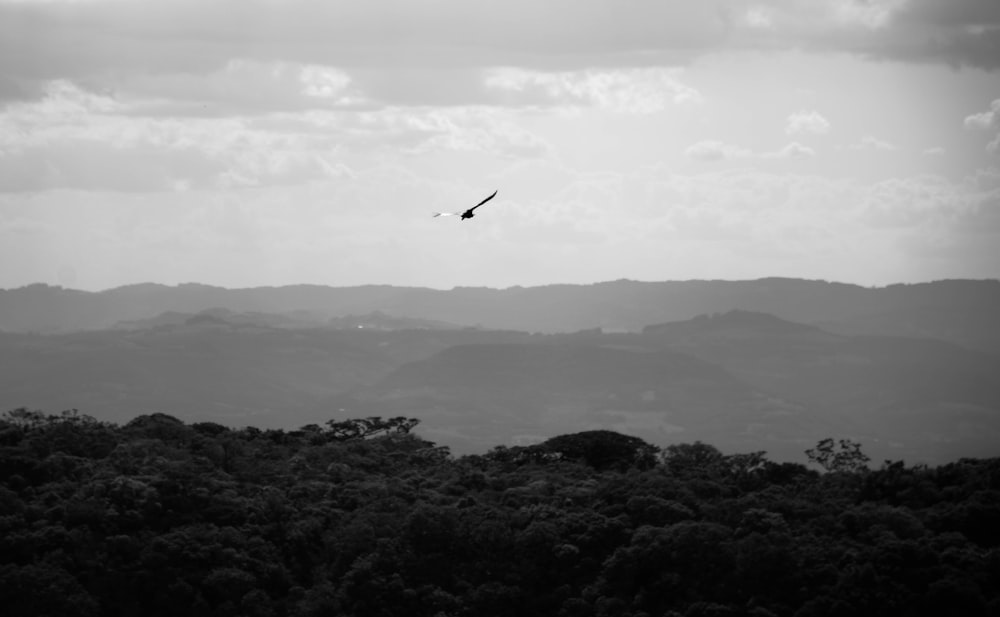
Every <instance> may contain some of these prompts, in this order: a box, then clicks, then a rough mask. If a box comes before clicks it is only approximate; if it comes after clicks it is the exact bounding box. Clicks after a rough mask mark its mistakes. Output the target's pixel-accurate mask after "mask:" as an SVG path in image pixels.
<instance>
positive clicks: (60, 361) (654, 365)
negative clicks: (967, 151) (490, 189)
mask: <svg viewBox="0 0 1000 617" xmlns="http://www.w3.org/2000/svg"><path fill="white" fill-rule="evenodd" d="M997 287H998V286H997V284H996V282H978V283H977V282H955V281H948V282H942V283H931V284H927V285H915V286H897V287H891V288H884V289H879V290H867V289H863V288H860V287H852V286H844V285H832V284H826V283H815V282H809V281H790V280H784V279H766V280H762V281H752V282H742V283H726V282H691V283H676V284H675V283H633V282H628V281H619V282H615V283H606V284H600V285H593V286H553V287H544V288H531V289H519V288H515V289H510V290H484V289H475V290H473V289H456V290H452V291H448V292H438V291H433V290H426V289H402V288H393V287H363V288H345V289H334V288H323V287H308V286H299V287H288V288H267V289H263V288H262V289H256V290H224V289H219V288H212V287H205V286H200V285H186V286H180V287H164V286H157V285H151V286H146V285H143V286H132V287H128V288H120V289H118V290H112V291H109V292H103V293H100V294H89V293H84V292H76V291H71V290H64V289H59V288H52V287H44V286H34V287H29V288H22V289H19V290H13V291H6V292H0V306H2V307H3V311H2V312H0V319H2V320H3V323H4V324H5V326H6V327H8V328H11V326H12V325H14V326H18V327H23V326H25V324H42V323H47V324H56V323H60V324H63V325H62V327H65V326H66V324H76V325H77V326H81V324H87V323H89V324H91V325H93V324H95V323H98V321H97V319H98V318H97V317H96V316H97V315H98V314H99V309H101V307H104V308H107V309H108V310H109V311H110V312H109V314H108V315H105V316H102V317H100V319H101V320H103V321H106V322H109V323H111V324H117V329H111V330H90V331H82V332H74V333H63V334H49V335H40V334H24V333H11V332H8V333H2V334H0V408H3V409H13V408H16V407H21V406H27V407H31V408H39V409H44V410H47V411H51V412H56V411H60V410H62V409H67V408H79V409H80V410H81V411H83V412H84V413H88V414H91V415H94V416H96V417H98V418H104V419H111V420H116V421H127V420H128V419H130V418H132V417H135V416H136V415H138V414H141V413H150V412H154V411H163V412H166V413H170V414H174V415H176V416H178V417H180V418H183V419H185V420H188V421H198V420H213V421H216V422H222V423H225V424H230V425H235V426H242V425H245V424H254V425H258V426H272V427H283V428H296V427H299V426H302V425H304V424H307V423H311V422H323V421H325V420H328V419H331V418H349V417H359V416H364V415H383V416H390V415H406V416H411V417H419V418H421V419H422V420H423V424H422V425H421V430H422V431H424V432H426V433H427V434H428V436H429V437H431V438H432V439H433V440H435V441H438V442H440V443H442V444H444V445H449V446H452V447H454V448H455V449H456V451H459V452H462V451H475V450H477V449H478V448H480V447H485V446H491V445H495V444H497V443H526V442H531V441H538V440H540V439H543V438H545V437H550V436H553V435H557V434H561V433H566V432H570V431H578V430H586V429H597V428H603V429H612V430H617V431H620V432H625V433H631V434H636V435H638V436H641V437H643V438H645V439H649V440H650V441H653V442H655V443H657V444H660V445H665V444H668V443H673V442H676V441H687V442H690V441H693V440H697V439H701V440H703V441H706V442H709V443H713V444H716V445H718V446H719V447H722V448H726V449H729V450H731V451H747V450H754V449H763V450H768V451H769V452H771V453H772V455H773V456H774V457H776V458H778V459H793V460H797V459H799V458H801V452H802V450H803V449H805V448H806V447H810V446H812V445H814V444H815V443H816V442H817V441H818V440H819V439H821V438H824V437H828V436H844V437H851V438H854V439H860V440H862V441H863V442H864V443H865V444H866V448H867V449H868V451H869V453H870V454H871V455H872V457H873V458H874V459H875V460H880V459H881V458H894V459H898V458H906V459H907V460H910V461H913V462H917V461H927V462H942V461H947V460H953V459H955V458H958V457H961V456H992V455H996V454H997V453H998V452H997V450H998V446H997V444H1000V383H998V380H997V379H996V375H1000V355H997V354H994V353H991V352H988V351H979V350H973V349H969V348H967V347H963V346H962V345H959V344H957V343H956V342H954V341H956V340H957V341H966V340H967V339H971V338H972V337H973V335H974V333H975V332H980V333H982V335H983V336H982V341H985V343H984V344H981V345H980V347H981V348H983V349H992V348H993V343H992V342H991V341H992V340H994V339H990V337H989V335H990V334H993V335H994V336H995V328H993V327H992V325H991V324H992V323H993V322H994V321H995V320H996V319H997V315H1000V312H998V313H995V314H990V313H989V312H988V310H987V309H989V308H990V307H992V306H993V304H994V303H995V302H996V298H995V296H996V289H997ZM37 302H40V304H37V305H35V304H33V303H37ZM102 303H103V304H102ZM779 303H783V304H782V305H781V306H780V307H777V308H778V309H780V310H782V311H784V312H786V313H795V314H802V315H810V316H811V317H810V319H809V321H810V322H812V325H810V324H804V323H796V322H794V320H789V319H785V318H783V317H782V316H781V315H775V314H764V313H762V312H760V311H751V310H749V309H746V308H742V309H740V310H731V309H730V308H728V307H731V305H734V304H736V305H753V304H767V305H775V304H779ZM201 304H205V305H207V306H205V307H202V308H197V307H199V306H200V305H201ZM31 306H37V314H32V313H31V311H30V310H29V309H30V307H31ZM404 306H405V307H406V311H404V310H403V308H402V307H404ZM700 306H713V307H727V308H723V309H720V310H710V311H708V312H707V313H708V314H702V315H697V316H691V317H685V318H683V319H672V318H668V319H657V320H650V321H648V322H646V323H645V324H642V323H641V322H640V321H639V320H640V319H642V318H644V316H647V315H663V314H674V313H683V312H687V311H695V310H697V308H698V307H700ZM192 307H196V308H192ZM372 307H375V308H372ZM505 308H506V309H509V312H507V313H505V312H504V310H505ZM71 309H79V312H78V313H74V312H73V310H71ZM147 311H148V312H149V317H139V318H136V319H132V320H131V321H124V320H123V319H119V317H122V316H128V315H132V316H133V317H135V316H136V315H139V314H143V313H145V312H147ZM893 314H897V315H899V316H900V319H899V321H893V320H892V319H890V318H889V317H887V316H889V315H893ZM399 315H407V316H406V317H400V316H399ZM421 315H425V316H421ZM907 315H909V316H910V318H907V317H906V316H907ZM948 315H955V316H956V318H955V321H954V322H952V321H949V319H948ZM963 315H976V316H977V317H976V319H973V320H971V321H968V322H967V321H962V317H961V316H963ZM491 320H496V321H500V322H503V323H522V324H534V325H536V326H542V325H545V324H549V325H551V326H552V329H553V330H567V329H569V328H570V326H571V325H573V324H588V325H589V326H591V327H589V329H581V330H579V331H575V332H569V333H559V334H532V333H531V332H530V331H531V330H535V331H537V330H541V329H543V328H541V327H538V328H526V329H525V330H515V329H509V330H488V329H482V328H462V327H452V325H451V324H460V325H468V324H473V323H482V324H489V323H491ZM317 323H319V324H322V326H321V327H317V326H316V325H315V324H317ZM595 323H596V324H597V325H608V324H617V325H618V326H621V327H622V328H624V327H626V326H627V327H629V328H631V329H633V330H634V331H633V332H621V331H602V330H601V329H600V328H595V327H592V326H593V324H595ZM816 323H825V324H833V325H830V326H827V327H831V328H835V329H836V330H837V331H836V332H831V331H828V330H827V329H826V327H817V326H816V325H815V324H816ZM632 324H640V325H637V326H635V327H634V328H633V327H632ZM647 324H648V325H647ZM914 324H920V325H919V332H920V333H924V334H925V335H926V336H927V338H916V337H913V336H912V333H914V332H918V330H914V328H916V327H917V326H915V325H914ZM358 326H362V327H358ZM11 329H12V328H11ZM848 331H857V332H864V333H866V334H863V335H857V334H852V333H849V332H848ZM869 332H870V333H872V334H867V333H869ZM900 332H908V333H910V334H911V336H895V334H899V333H900ZM935 337H936V338H935ZM949 341H951V342H949ZM970 346H971V344H970Z"/></svg>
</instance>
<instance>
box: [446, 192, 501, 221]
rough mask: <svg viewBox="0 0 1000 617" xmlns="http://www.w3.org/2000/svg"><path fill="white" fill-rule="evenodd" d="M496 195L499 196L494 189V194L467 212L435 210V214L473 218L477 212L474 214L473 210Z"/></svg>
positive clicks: (463, 218)
mask: <svg viewBox="0 0 1000 617" xmlns="http://www.w3.org/2000/svg"><path fill="white" fill-rule="evenodd" d="M498 190H499V189H498ZM496 196H497V191H493V194H492V195H490V196H489V197H487V198H486V199H484V200H482V201H481V202H479V203H478V204H476V205H474V206H472V207H471V208H469V209H468V210H466V211H465V212H461V213H460V212H435V213H434V216H461V217H462V220H463V221H464V220H465V219H471V218H472V217H474V216H476V215H475V214H473V212H472V211H473V210H475V209H476V208H478V207H479V206H481V205H483V204H484V203H486V202H488V201H489V200H491V199H493V198H494V197H496Z"/></svg>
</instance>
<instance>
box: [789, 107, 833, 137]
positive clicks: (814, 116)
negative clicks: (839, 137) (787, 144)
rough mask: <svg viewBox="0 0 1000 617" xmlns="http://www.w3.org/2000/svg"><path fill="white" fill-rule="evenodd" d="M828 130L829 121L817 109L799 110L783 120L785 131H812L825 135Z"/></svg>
mask: <svg viewBox="0 0 1000 617" xmlns="http://www.w3.org/2000/svg"><path fill="white" fill-rule="evenodd" d="M828 132H830V122H829V121H828V120H827V119H826V118H824V117H823V115H822V114H820V113H819V112H818V111H799V112H795V113H793V114H791V115H789V116H788V120H787V121H786V122H785V133H787V134H789V135H795V134H797V133H814V134H816V135H825V134H826V133H828Z"/></svg>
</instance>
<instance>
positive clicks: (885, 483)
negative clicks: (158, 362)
mask: <svg viewBox="0 0 1000 617" xmlns="http://www.w3.org/2000/svg"><path fill="white" fill-rule="evenodd" d="M416 424H417V421H416V420H414V419H410V418H402V417H400V418H391V419H388V420H384V419H381V418H377V417H373V418H366V419H363V420H346V421H330V422H328V423H327V424H326V426H325V427H321V426H318V425H311V426H306V427H303V428H302V429H300V430H297V431H291V432H286V431H280V430H266V431H265V430H259V429H255V428H245V429H240V430H234V429H230V428H227V427H224V426H221V425H218V424H213V423H210V422H203V423H197V424H191V425H187V424H184V423H183V422H181V421H179V420H177V419H176V418H173V417H171V416H168V415H165V414H153V415H149V416H141V417H139V418H136V419H135V420H133V421H132V422H129V423H128V424H127V425H125V426H117V425H112V424H106V423H101V422H97V421H95V420H93V419H92V418H89V417H87V416H83V415H80V414H78V413H75V412H67V413H64V414H62V415H58V416H48V415H45V414H42V413H39V412H34V411H29V410H25V409H20V410H15V411H12V412H8V413H6V414H4V415H3V416H2V417H0V606H2V607H3V614H4V615H9V616H11V617H17V616H21V615H33V616H34V615H53V616H55V615H130V616H131V615H136V616H138V615H144V616H145V615H152V616H155V615H251V616H256V615H259V616H282V615H289V616H291V615H295V616H298V615H303V616H305V615H346V616H359V617H360V616H369V615H371V616H375V615H385V616H390V615H392V616H395V615H415V616H427V617H441V616H455V617H458V616H463V617H464V616H468V617H472V616H477V617H478V616H481V615H511V616H513V615H518V616H521V615H555V616H562V617H598V616H605V615H606V616H611V615H614V616H616V617H617V616H623V617H628V616H640V615H643V616H653V615H656V616H659V615H680V616H689V615H690V616H696V615H755V616H760V617H767V616H803V617H804V616H808V615H903V616H906V615H926V614H935V615H989V614H997V612H998V611H1000V591H998V590H1000V532H998V531H997V529H998V528H997V525H996V521H997V520H1000V459H988V460H973V459H963V460H961V461H958V462H956V463H951V464H948V465H944V466H941V467H936V468H928V467H924V466H914V467H907V466H906V465H905V464H904V463H902V462H890V461H887V462H886V463H885V464H884V465H883V466H882V467H881V468H880V469H877V470H868V469H867V468H862V467H860V466H857V465H853V464H844V465H839V464H833V465H824V466H825V467H827V469H828V470H829V473H824V474H820V473H818V472H816V471H811V470H809V469H807V468H806V467H805V466H803V465H797V464H791V463H783V464H776V463H773V462H771V461H768V460H767V458H766V457H765V456H764V453H763V452H754V453H749V454H736V455H724V454H722V453H721V452H719V451H718V450H717V449H715V448H714V447H712V446H710V445H707V444H703V443H694V444H676V445H673V446H670V447H668V448H667V449H666V450H665V451H664V452H662V453H660V454H659V456H657V449H656V448H655V447H653V446H650V445H649V444H646V443H645V442H644V441H642V440H641V439H638V438H635V437H628V436H625V435H619V434H617V433H612V432H609V431H588V432H583V433H576V434H573V435H564V436H561V437H556V438H553V439H551V440H549V441H547V442H546V443H544V444H540V445H538V446H532V447H527V448H503V447H498V448H495V449H494V450H492V451H491V452H490V453H489V454H487V455H484V456H465V457H460V458H455V457H452V456H451V455H450V454H449V453H448V451H447V449H445V448H440V447H436V446H435V445H434V444H433V443H431V442H428V441H425V440H423V439H421V438H419V437H418V436H416V435H414V434H413V433H412V432H411V429H413V428H414V427H415V426H416ZM825 443H826V442H821V444H819V446H818V448H817V449H816V450H815V451H814V454H818V455H822V454H823V453H824V452H826V451H828V450H829V451H830V452H831V453H832V454H831V455H830V457H827V458H825V459H822V460H821V459H819V458H816V459H815V460H816V461H817V462H818V463H820V464H821V465H822V464H823V463H822V461H823V460H827V461H833V462H835V461H836V460H837V459H836V454H837V452H840V451H845V452H847V453H848V455H849V456H848V459H847V460H848V462H851V461H858V460H861V457H863V454H861V453H860V451H859V450H857V449H855V448H853V447H852V445H851V444H850V443H849V442H848V443H847V444H846V445H845V444H843V443H842V444H841V445H842V448H841V450H836V449H835V448H834V447H833V446H834V443H835V442H833V441H832V440H831V441H830V442H829V444H828V445H829V446H830V447H829V448H827V447H826V446H825V445H824V444H825ZM855 455H857V456H855Z"/></svg>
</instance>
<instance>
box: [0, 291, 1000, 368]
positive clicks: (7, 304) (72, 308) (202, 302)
mask: <svg viewBox="0 0 1000 617" xmlns="http://www.w3.org/2000/svg"><path fill="white" fill-rule="evenodd" d="M214 308H224V309H228V310H230V311H233V312H236V313H253V312H258V313H276V314H283V313H288V312H290V311H306V312H308V313H310V314H312V315H316V316H320V317H321V318H322V319H330V318H344V317H346V316H348V315H368V314H373V313H375V312H376V311H380V312H381V313H383V314H385V315H392V316H395V317H405V318H409V319H415V320H428V321H429V322H433V323H447V324H454V325H456V326H459V327H469V326H477V327H483V328H487V329H508V330H523V331H528V332H574V331H577V330H583V329H587V328H603V329H604V330H606V331H632V332H636V331H639V330H641V329H642V328H643V327H645V326H647V325H650V324H657V323H663V322H669V321H679V320H686V319H691V318H693V317H696V316H698V315H701V314H712V313H724V312H727V311H731V310H734V309H739V310H746V311H756V312H761V313H768V314H771V315H774V316H776V317H779V318H782V319H785V320H789V321H793V322H799V323H803V324H813V325H822V326H823V327H824V328H826V329H828V330H830V331H832V332H836V333H842V334H881V335H897V336H919V337H922V338H938V339H941V340H946V341H951V342H954V343H959V344H961V345H965V346H967V347H972V348H977V349H983V350H988V351H993V352H1000V281H996V280H984V281H967V280H949V281H938V282H932V283H922V284H914V285H890V286H888V287H879V288H865V287H860V286H857V285H848V284H842V283H827V282H823V281H807V280H800V279H784V278H766V279H759V280H753V281H667V282H637V281H628V280H620V281H611V282H605V283H597V284H593V285H546V286H541V287H511V288H507V289H490V288H484V287H476V288H471V287H459V288H455V289H451V290H435V289H427V288H418V287H393V286H387V285H369V286H360V287H324V286H317V285H289V286H285V287H257V288H248V289H223V288H220V287H211V286H207V285H198V284H185V285H178V286H176V287H170V286H165V285H155V284H143V285H130V286H126V287H119V288H116V289H110V290H107V291H102V292H83V291H76V290H69V289H63V288H60V287H50V286H46V285H30V286H27V287H22V288H19V289H10V290H0V330H5V331H10V332H66V331H74V330H89V329H99V328H108V327H111V326H113V325H115V324H117V323H119V322H127V321H136V320H143V319H150V318H154V317H156V316H158V315H160V314H162V313H164V312H167V311H176V312H181V313H191V314H194V313H198V312H200V311H204V310H207V309H214Z"/></svg>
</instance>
